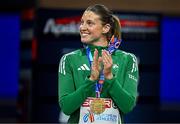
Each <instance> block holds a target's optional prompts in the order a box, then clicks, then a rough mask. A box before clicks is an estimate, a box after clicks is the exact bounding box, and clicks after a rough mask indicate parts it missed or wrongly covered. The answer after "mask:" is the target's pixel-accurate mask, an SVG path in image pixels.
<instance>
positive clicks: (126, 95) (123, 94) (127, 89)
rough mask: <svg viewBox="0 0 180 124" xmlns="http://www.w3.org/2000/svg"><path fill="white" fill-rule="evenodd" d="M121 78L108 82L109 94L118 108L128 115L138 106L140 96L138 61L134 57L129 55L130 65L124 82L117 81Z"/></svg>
mask: <svg viewBox="0 0 180 124" xmlns="http://www.w3.org/2000/svg"><path fill="white" fill-rule="evenodd" d="M118 77H119V76H118V75H116V76H115V77H113V79H111V80H106V82H107V84H108V85H109V94H110V96H111V97H112V99H113V101H114V102H115V103H116V105H117V106H118V108H119V109H120V110H121V111H122V112H123V113H128V112H129V111H131V110H132V109H133V107H134V106H135V105H136V98H137V95H138V92H137V85H138V78H139V74H138V65H137V59H136V57H135V56H134V55H132V54H129V55H128V64H127V68H126V71H125V79H124V82H121V83H120V82H119V81H120V80H117V78H118Z"/></svg>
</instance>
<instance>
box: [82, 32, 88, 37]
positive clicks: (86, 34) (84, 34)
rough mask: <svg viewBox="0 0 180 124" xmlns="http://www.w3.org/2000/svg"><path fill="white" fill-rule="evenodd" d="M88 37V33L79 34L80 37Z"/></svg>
mask: <svg viewBox="0 0 180 124" xmlns="http://www.w3.org/2000/svg"><path fill="white" fill-rule="evenodd" d="M88 35H89V33H84V32H81V37H86V36H88Z"/></svg>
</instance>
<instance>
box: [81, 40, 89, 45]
mask: <svg viewBox="0 0 180 124" xmlns="http://www.w3.org/2000/svg"><path fill="white" fill-rule="evenodd" d="M81 42H82V43H85V44H88V43H89V41H87V40H83V39H81Z"/></svg>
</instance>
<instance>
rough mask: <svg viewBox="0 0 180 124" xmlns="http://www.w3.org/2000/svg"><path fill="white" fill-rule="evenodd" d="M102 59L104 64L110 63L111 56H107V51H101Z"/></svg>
mask: <svg viewBox="0 0 180 124" xmlns="http://www.w3.org/2000/svg"><path fill="white" fill-rule="evenodd" d="M102 57H103V61H104V63H106V64H107V63H111V61H112V60H111V56H109V54H108V53H107V51H105V50H103V51H102Z"/></svg>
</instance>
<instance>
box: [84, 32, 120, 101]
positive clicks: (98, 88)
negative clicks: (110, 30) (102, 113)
mask: <svg viewBox="0 0 180 124" xmlns="http://www.w3.org/2000/svg"><path fill="white" fill-rule="evenodd" d="M120 43H121V40H120V39H118V38H117V37H114V35H113V36H112V38H111V41H110V42H109V45H108V52H109V54H112V53H113V52H114V51H115V50H116V49H118V47H119V45H120ZM86 55H87V58H88V61H89V64H90V67H91V65H92V62H93V57H92V54H91V50H90V48H89V47H88V46H86ZM103 83H104V74H103V69H102V70H101V72H100V77H99V80H98V81H97V82H96V85H95V92H96V98H100V93H101V91H102V84H103Z"/></svg>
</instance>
